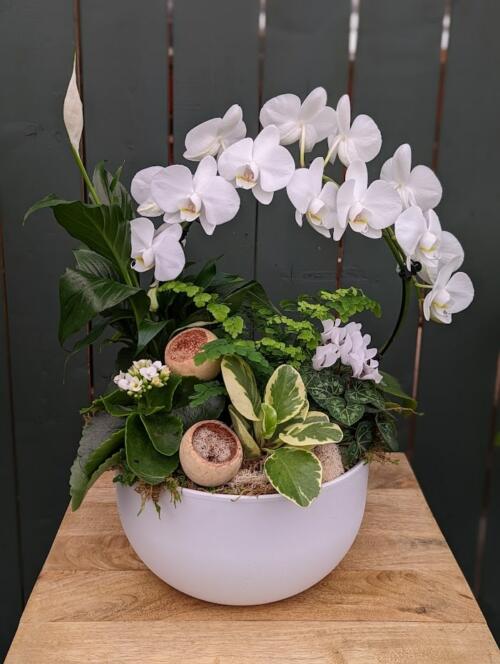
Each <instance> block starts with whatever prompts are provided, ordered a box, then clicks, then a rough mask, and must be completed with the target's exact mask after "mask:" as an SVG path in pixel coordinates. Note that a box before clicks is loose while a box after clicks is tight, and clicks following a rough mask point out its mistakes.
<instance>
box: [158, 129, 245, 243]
mask: <svg viewBox="0 0 500 664" xmlns="http://www.w3.org/2000/svg"><path fill="white" fill-rule="evenodd" d="M245 140H246V139H245ZM248 140H250V139H248ZM151 194H152V197H153V200H154V201H155V203H156V204H157V205H159V206H160V207H161V208H162V209H163V210H165V216H164V217H163V218H164V220H165V221H166V222H167V223H168V224H178V223H180V222H181V221H194V220H195V219H199V220H200V224H201V226H202V228H203V230H204V231H205V233H207V235H212V233H213V232H214V230H215V227H216V226H218V225H220V224H225V223H226V222H227V221H230V220H231V219H233V217H235V216H236V213H237V212H238V210H239V207H240V197H239V196H238V193H237V192H236V191H235V189H234V187H233V186H232V185H231V184H229V182H227V181H226V180H225V179H224V178H221V177H220V176H218V175H217V162H216V161H215V159H214V158H213V157H210V156H208V157H204V158H203V159H202V160H201V161H200V163H199V164H198V168H197V169H196V173H195V174H194V175H193V174H192V173H191V171H190V170H189V168H187V167H186V166H180V165H175V166H167V168H164V169H163V170H162V171H160V172H159V173H158V174H157V175H156V176H155V177H154V178H153V180H152V182H151Z"/></svg>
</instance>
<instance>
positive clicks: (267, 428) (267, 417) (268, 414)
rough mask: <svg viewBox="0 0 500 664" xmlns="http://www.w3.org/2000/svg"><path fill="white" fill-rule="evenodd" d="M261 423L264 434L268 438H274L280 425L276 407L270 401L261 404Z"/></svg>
mask: <svg viewBox="0 0 500 664" xmlns="http://www.w3.org/2000/svg"><path fill="white" fill-rule="evenodd" d="M260 425H261V427H262V436H263V437H264V438H265V439H266V440H269V439H270V438H272V437H273V434H274V432H275V431H276V426H277V425H278V417H277V414H276V411H275V410H274V408H273V407H272V406H271V405H270V404H268V403H263V404H261V407H260Z"/></svg>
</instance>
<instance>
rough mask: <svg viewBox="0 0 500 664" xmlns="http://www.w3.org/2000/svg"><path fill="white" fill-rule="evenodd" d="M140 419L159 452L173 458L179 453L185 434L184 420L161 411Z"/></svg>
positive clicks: (141, 416) (142, 416)
mask: <svg viewBox="0 0 500 664" xmlns="http://www.w3.org/2000/svg"><path fill="white" fill-rule="evenodd" d="M140 418H141V422H142V424H143V425H144V428H145V430H146V433H147V434H148V436H149V439H150V440H151V442H152V443H153V447H154V448H155V450H156V451H157V452H160V454H164V455H165V456H172V454H175V453H176V452H178V451H179V446H180V444H181V438H182V432H183V424H182V420H181V419H180V418H179V417H176V416H175V415H169V414H168V413H165V412H164V411H163V412H161V411H160V412H157V413H151V414H150V415H140Z"/></svg>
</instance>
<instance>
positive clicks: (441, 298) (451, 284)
mask: <svg viewBox="0 0 500 664" xmlns="http://www.w3.org/2000/svg"><path fill="white" fill-rule="evenodd" d="M461 263H462V259H461V258H460V257H458V258H454V259H453V260H451V261H450V262H449V263H446V264H445V265H443V266H442V267H440V268H439V271H438V274H437V277H436V281H435V282H434V286H433V288H432V290H431V291H430V292H429V293H427V295H426V297H425V300H424V316H425V318H426V320H433V321H435V322H436V323H451V319H452V314H456V313H458V312H460V311H463V310H464V309H466V308H467V307H468V306H469V304H470V303H471V302H472V300H473V299H474V286H473V285H472V281H471V279H470V277H469V276H468V275H467V274H465V272H456V273H455V274H453V272H454V271H455V270H456V269H457V268H458V267H460V265H461ZM452 274H453V276H452Z"/></svg>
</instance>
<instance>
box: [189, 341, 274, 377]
mask: <svg viewBox="0 0 500 664" xmlns="http://www.w3.org/2000/svg"><path fill="white" fill-rule="evenodd" d="M225 355H237V356H238V357H243V358H245V359H246V360H248V362H249V363H250V364H251V365H252V367H253V368H254V369H255V370H257V371H260V372H261V373H263V374H267V375H269V374H270V373H271V372H272V367H271V365H270V363H269V362H268V361H267V360H266V358H265V357H264V355H262V353H260V352H259V351H258V350H257V345H256V343H255V342H254V341H251V340H250V339H236V340H235V341H232V340H231V339H214V341H209V342H208V343H207V344H205V345H204V346H203V350H202V351H201V352H200V353H198V354H197V355H196V357H195V360H194V361H195V364H203V362H206V361H207V360H218V359H220V358H221V357H224V356H225Z"/></svg>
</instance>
